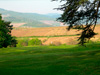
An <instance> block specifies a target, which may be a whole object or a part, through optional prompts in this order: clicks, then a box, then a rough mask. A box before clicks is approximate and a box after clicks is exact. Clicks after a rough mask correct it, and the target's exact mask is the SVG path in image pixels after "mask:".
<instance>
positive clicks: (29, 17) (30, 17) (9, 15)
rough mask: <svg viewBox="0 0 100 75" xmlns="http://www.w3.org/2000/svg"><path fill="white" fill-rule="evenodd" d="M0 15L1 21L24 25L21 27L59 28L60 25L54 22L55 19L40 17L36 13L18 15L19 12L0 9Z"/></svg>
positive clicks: (40, 15)
mask: <svg viewBox="0 0 100 75" xmlns="http://www.w3.org/2000/svg"><path fill="white" fill-rule="evenodd" d="M0 14H2V16H3V19H4V20H6V21H10V22H12V23H25V24H23V25H22V26H21V27H25V26H27V27H54V26H60V23H59V22H56V21H55V20H56V17H51V16H48V15H42V14H37V13H20V12H14V11H9V10H5V9H1V8H0ZM44 21H45V22H44ZM47 22H48V23H47Z"/></svg>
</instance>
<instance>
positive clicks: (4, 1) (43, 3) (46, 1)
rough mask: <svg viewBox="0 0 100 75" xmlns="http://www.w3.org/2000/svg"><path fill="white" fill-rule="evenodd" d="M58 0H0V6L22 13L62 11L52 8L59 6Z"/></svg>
mask: <svg viewBox="0 0 100 75" xmlns="http://www.w3.org/2000/svg"><path fill="white" fill-rule="evenodd" d="M59 5H61V3H60V2H56V1H54V2H52V1H51V0H0V8H2V9H5V10H10V11H15V12H22V13H38V14H48V13H62V12H61V11H60V10H59V11H58V10H54V8H57V7H59Z"/></svg>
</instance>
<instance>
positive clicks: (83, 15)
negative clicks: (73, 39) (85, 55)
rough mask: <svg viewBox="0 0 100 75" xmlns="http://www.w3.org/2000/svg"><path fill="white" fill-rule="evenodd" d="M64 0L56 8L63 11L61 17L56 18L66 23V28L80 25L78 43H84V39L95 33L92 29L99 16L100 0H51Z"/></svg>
mask: <svg viewBox="0 0 100 75" xmlns="http://www.w3.org/2000/svg"><path fill="white" fill-rule="evenodd" d="M53 1H61V2H65V4H63V5H61V6H60V7H59V8H57V10H61V11H63V14H62V15H61V17H59V18H58V19H57V20H58V21H60V22H64V23H65V24H66V23H67V24H68V25H69V28H68V30H70V29H71V28H73V27H75V26H77V25H78V26H81V27H82V28H81V27H79V29H80V28H81V29H82V33H81V36H80V38H79V41H80V42H79V44H81V45H84V43H85V42H86V39H90V38H92V37H93V36H94V35H95V32H94V29H95V26H96V24H97V20H98V19H99V18H100V12H99V8H100V0H53Z"/></svg>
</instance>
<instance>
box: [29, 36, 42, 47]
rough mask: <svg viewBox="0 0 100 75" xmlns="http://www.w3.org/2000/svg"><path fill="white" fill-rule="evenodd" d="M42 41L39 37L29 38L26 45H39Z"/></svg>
mask: <svg viewBox="0 0 100 75" xmlns="http://www.w3.org/2000/svg"><path fill="white" fill-rule="evenodd" d="M41 44H42V42H41V40H39V39H37V38H36V39H31V40H29V41H28V46H33V45H41Z"/></svg>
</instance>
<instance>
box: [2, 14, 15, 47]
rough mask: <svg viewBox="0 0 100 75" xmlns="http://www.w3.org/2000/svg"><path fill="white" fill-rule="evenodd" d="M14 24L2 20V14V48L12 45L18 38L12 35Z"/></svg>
mask: <svg viewBox="0 0 100 75" xmlns="http://www.w3.org/2000/svg"><path fill="white" fill-rule="evenodd" d="M12 27H13V26H12V25H10V22H6V21H4V20H2V16H1V15H0V48H2V47H7V46H10V45H12V44H13V43H14V42H15V41H16V40H15V39H14V38H13V37H12V36H11V30H12V29H13V28H12Z"/></svg>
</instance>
